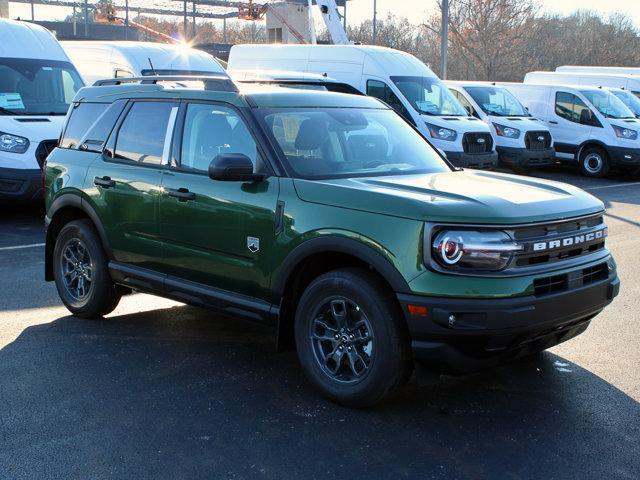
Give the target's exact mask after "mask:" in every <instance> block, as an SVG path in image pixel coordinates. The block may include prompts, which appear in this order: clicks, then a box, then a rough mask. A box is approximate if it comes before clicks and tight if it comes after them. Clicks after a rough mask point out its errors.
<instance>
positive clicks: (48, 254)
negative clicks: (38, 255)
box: [44, 193, 113, 281]
mask: <svg viewBox="0 0 640 480" xmlns="http://www.w3.org/2000/svg"><path fill="white" fill-rule="evenodd" d="M66 207H73V208H77V209H79V210H81V211H82V212H83V213H84V214H86V215H87V217H89V219H90V220H91V221H92V222H93V224H94V226H95V227H96V230H97V232H98V236H99V237H100V241H101V242H102V247H103V248H104V251H105V253H106V254H107V257H108V258H109V259H110V260H113V255H112V253H111V248H110V246H109V240H108V238H107V234H106V231H105V230H104V227H103V226H102V222H101V221H100V217H99V216H98V214H97V213H96V211H95V210H94V208H93V207H92V206H91V204H90V203H88V202H87V201H86V200H85V199H84V198H82V197H81V196H79V195H78V194H75V193H65V194H63V195H60V196H59V197H58V198H56V199H55V200H54V201H53V202H52V203H51V206H50V207H49V208H48V209H47V213H46V215H45V222H44V223H45V229H46V235H45V259H44V265H45V267H44V268H45V280H47V281H50V280H53V264H52V262H53V259H52V255H53V247H54V244H53V238H52V235H53V233H52V229H51V228H49V227H50V225H51V223H52V222H53V220H54V218H55V217H56V214H57V213H58V212H59V211H60V210H62V209H63V208H66Z"/></svg>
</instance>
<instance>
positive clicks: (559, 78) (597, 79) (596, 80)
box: [524, 72, 640, 97]
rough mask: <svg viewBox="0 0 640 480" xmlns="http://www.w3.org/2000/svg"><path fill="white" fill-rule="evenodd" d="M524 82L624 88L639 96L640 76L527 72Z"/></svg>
mask: <svg viewBox="0 0 640 480" xmlns="http://www.w3.org/2000/svg"><path fill="white" fill-rule="evenodd" d="M524 83H535V84H538V85H542V84H544V85H593V86H594V87H612V88H624V89H625V90H628V91H630V92H631V93H633V94H634V95H636V96H637V97H640V76H638V75H629V74H607V73H602V74H599V73H578V72H529V73H527V74H526V75H525V76H524Z"/></svg>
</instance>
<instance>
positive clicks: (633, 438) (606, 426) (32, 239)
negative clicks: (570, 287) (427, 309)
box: [0, 169, 640, 480]
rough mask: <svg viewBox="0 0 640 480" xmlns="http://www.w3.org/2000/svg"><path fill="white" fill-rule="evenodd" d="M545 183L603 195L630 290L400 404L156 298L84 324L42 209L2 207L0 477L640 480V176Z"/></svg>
mask: <svg viewBox="0 0 640 480" xmlns="http://www.w3.org/2000/svg"><path fill="white" fill-rule="evenodd" d="M537 175H538V176H541V177H544V178H549V179H554V180H561V181H567V182H569V183H573V184H575V185H578V186H580V187H582V188H586V189H587V190H588V191H589V192H590V193H592V194H594V195H596V196H597V197H599V198H600V199H602V200H603V201H604V202H605V204H606V206H607V208H608V213H607V222H608V224H609V235H610V236H609V239H608V244H609V248H610V249H611V250H612V251H613V253H614V255H615V257H616V260H617V262H618V267H619V275H620V278H621V281H622V289H621V293H620V296H619V297H618V298H617V299H616V300H615V302H614V303H613V304H612V305H611V306H609V307H608V308H607V309H606V310H605V311H604V312H603V313H602V314H601V315H600V316H598V317H596V319H595V320H594V321H593V322H592V324H591V326H590V327H589V329H588V330H587V331H586V332H585V333H584V334H582V335H580V336H579V337H577V338H575V339H573V340H570V341H569V342H567V343H565V344H562V345H560V346H558V347H555V348H553V349H551V350H550V351H548V352H545V353H543V354H541V355H538V356H535V357H531V358H527V359H523V360H520V361H518V362H514V363H510V364H507V365H503V366H500V367H496V368H492V369H489V370H484V371H481V372H478V373H474V374H472V375H466V376H460V377H448V376H442V377H432V376H428V375H426V374H424V373H423V372H418V374H417V375H415V376H414V378H413V379H412V380H411V382H410V384H409V385H408V386H407V387H406V388H404V389H403V390H402V391H401V392H400V393H399V394H398V395H397V396H396V397H394V398H393V399H392V400H390V401H388V402H386V403H384V404H382V405H380V406H378V407H375V408H372V409H368V410H349V409H346V408H342V407H339V406H336V405H334V404H332V403H330V402H328V401H325V400H324V399H322V398H321V397H319V396H318V395H317V394H316V393H315V392H314V391H313V390H312V389H311V388H310V387H309V385H308V384H307V382H306V381H305V379H304V378H303V376H302V373H301V371H300V368H299V366H298V364H297V360H296V357H295V354H294V353H284V354H278V353H275V350H274V342H275V337H274V332H273V331H272V330H270V329H269V328H266V327H263V326H261V325H256V324H253V323H247V322H244V321H241V320H238V319H233V318H224V317H220V316H217V315H215V314H212V313H211V312H209V311H206V310H202V309H199V308H194V307H189V306H185V305H182V304H179V303H176V302H172V301H168V300H164V299H160V298H157V297H152V296H148V295H141V294H137V295H132V296H128V297H125V298H124V299H123V301H122V302H121V304H120V305H119V307H118V308H117V309H116V311H115V312H114V313H113V314H111V315H110V316H109V318H108V319H106V320H102V321H97V320H95V321H89V320H81V319H77V318H75V317H72V316H70V315H69V314H68V312H67V310H66V309H65V308H64V307H62V306H61V303H60V301H59V299H58V296H57V293H56V290H55V287H54V285H53V284H50V283H46V282H44V280H43V263H44V261H43V251H44V249H43V247H42V245H41V244H42V243H43V242H44V235H43V232H42V216H43V212H41V211H38V210H37V209H35V208H33V207H31V208H16V207H6V206H5V207H2V210H1V211H2V213H1V214H0V215H1V217H0V478H1V479H30V480H32V479H65V480H67V479H136V480H142V479H242V478H267V479H307V478H314V479H315V478H342V479H359V478H363V479H365V478H366V479H368V480H371V479H395V478H421V479H423V478H436V479H440V478H443V479H445V478H446V479H463V478H464V479H467V478H468V479H484V478H487V479H563V480H564V479H574V478H575V479H604V478H607V479H638V478H639V477H640V404H639V401H640V266H639V265H638V260H639V259H640V256H639V254H638V252H639V251H640V179H635V180H634V179H629V178H626V177H624V176H621V175H617V176H612V177H610V178H607V179H603V180H592V179H587V178H584V177H581V176H579V175H578V174H577V173H576V171H575V170H571V169H566V170H553V171H551V170H550V171H544V172H540V173H538V174H537Z"/></svg>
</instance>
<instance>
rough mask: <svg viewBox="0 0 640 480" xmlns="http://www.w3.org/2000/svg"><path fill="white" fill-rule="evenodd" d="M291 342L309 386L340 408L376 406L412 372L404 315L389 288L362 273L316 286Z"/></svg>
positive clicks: (303, 302)
mask: <svg viewBox="0 0 640 480" xmlns="http://www.w3.org/2000/svg"><path fill="white" fill-rule="evenodd" d="M295 339H296V348H297V351H298V358H299V359H300V364H301V365H302V369H303V371H304V373H305V374H306V376H307V378H308V379H309V381H310V382H311V383H312V385H313V386H314V387H315V388H316V389H317V390H318V391H320V392H321V393H322V394H323V395H324V396H326V397H328V398H329V399H331V400H333V401H334V402H337V403H340V404H343V405H347V406H351V407H367V406H371V405H373V404H375V403H378V402H379V401H380V400H382V399H383V398H384V397H385V396H386V395H387V394H389V393H390V392H392V391H393V390H394V389H396V388H397V387H399V386H400V385H402V384H403V383H405V382H406V381H407V380H408V379H409V377H410V375H411V372H412V370H413V363H412V361H411V348H410V342H409V335H408V333H407V329H406V325H405V324H404V319H403V318H402V313H401V311H400V309H399V307H398V305H397V303H396V302H395V301H394V298H393V297H392V294H391V292H389V290H388V288H385V286H384V285H382V284H381V282H380V281H379V279H378V278H377V277H376V276H374V275H372V274H371V273H369V272H367V271H364V270H360V269H344V270H336V271H333V272H329V273H327V274H324V275H322V276H320V277H318V278H317V279H316V280H314V281H313V282H312V283H311V284H310V285H309V286H308V287H307V289H306V290H305V292H304V293H303V295H302V297H301V299H300V302H299V304H298V308H297V310H296V318H295Z"/></svg>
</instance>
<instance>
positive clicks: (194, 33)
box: [191, 0, 196, 38]
mask: <svg viewBox="0 0 640 480" xmlns="http://www.w3.org/2000/svg"><path fill="white" fill-rule="evenodd" d="M192 20H193V21H192V22H191V38H195V37H196V0H193V19H192Z"/></svg>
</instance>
